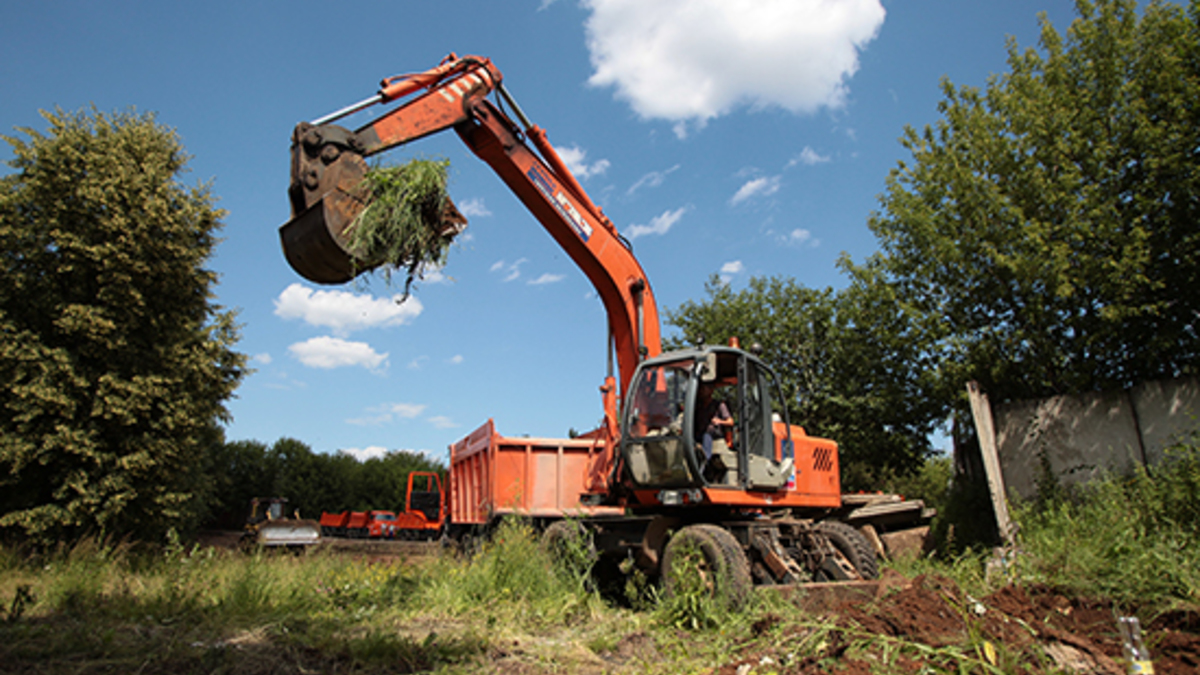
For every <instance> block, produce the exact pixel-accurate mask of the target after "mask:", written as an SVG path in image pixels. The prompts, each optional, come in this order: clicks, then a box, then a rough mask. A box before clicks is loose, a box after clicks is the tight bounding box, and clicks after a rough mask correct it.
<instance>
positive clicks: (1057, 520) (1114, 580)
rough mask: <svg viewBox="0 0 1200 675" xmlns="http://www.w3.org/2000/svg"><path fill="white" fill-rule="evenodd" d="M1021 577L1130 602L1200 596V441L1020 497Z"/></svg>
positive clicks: (1191, 599) (1162, 604) (1171, 601)
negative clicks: (1143, 463)
mask: <svg viewBox="0 0 1200 675" xmlns="http://www.w3.org/2000/svg"><path fill="white" fill-rule="evenodd" d="M1015 514H1016V515H1015V519H1016V521H1017V522H1018V523H1019V524H1020V527H1021V529H1020V532H1019V535H1018V537H1019V541H1020V548H1021V551H1020V554H1019V556H1018V558H1017V561H1018V571H1019V573H1020V574H1021V576H1022V578H1024V579H1027V580H1031V581H1041V582H1045V583H1049V584H1053V585H1055V586H1059V587H1062V588H1065V589H1071V590H1073V591H1076V592H1080V593H1087V594H1091V595H1104V596H1108V597H1111V598H1113V599H1114V600H1116V601H1118V602H1120V603H1123V604H1125V605H1128V606H1139V605H1142V606H1157V607H1160V608H1162V607H1166V606H1170V605H1172V604H1175V603H1177V602H1180V601H1189V602H1192V603H1196V602H1200V555H1197V551H1200V446H1196V445H1192V444H1181V445H1177V446H1175V447H1173V448H1170V449H1169V450H1167V452H1166V457H1165V459H1164V460H1163V461H1162V462H1161V463H1160V464H1158V465H1157V466H1156V467H1154V468H1153V469H1150V470H1147V469H1144V468H1139V469H1138V470H1137V471H1135V472H1134V473H1133V474H1131V475H1129V476H1111V477H1109V478H1106V479H1104V480H1101V481H1096V482H1093V483H1090V484H1087V485H1084V486H1082V487H1078V488H1075V489H1072V490H1057V491H1054V492H1052V493H1050V494H1049V495H1048V496H1047V498H1045V499H1043V500H1041V501H1039V502H1034V503H1029V504H1022V505H1018V506H1017V508H1016V509H1015Z"/></svg>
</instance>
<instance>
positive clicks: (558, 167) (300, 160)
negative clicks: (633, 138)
mask: <svg viewBox="0 0 1200 675" xmlns="http://www.w3.org/2000/svg"><path fill="white" fill-rule="evenodd" d="M501 82H502V76H501V74H500V71H499V70H498V69H496V67H495V66H494V65H492V63H491V61H490V60H488V59H485V58H480V57H472V56H467V57H463V58H457V57H455V56H454V55H453V54H452V55H450V56H449V57H447V59H445V60H444V61H443V62H442V63H441V64H440V65H439V66H438V67H437V68H434V69H432V70H430V71H427V72H425V73H420V74H416V75H406V76H402V77H398V78H391V79H389V80H384V82H383V84H382V86H381V88H380V91H379V93H378V94H377V95H376V96H374V97H372V98H369V99H366V100H365V101H363V102H361V103H359V104H355V105H353V106H349V107H347V108H345V109H343V110H341V111H338V112H337V113H334V114H333V115H329V116H326V117H325V118H322V119H319V120H316V121H315V122H314V123H311V124H310V123H301V124H299V125H297V127H296V129H295V131H294V132H293V135H292V181H291V185H290V187H289V190H288V192H289V197H290V200H291V204H292V219H291V220H289V221H288V223H286V224H285V225H284V226H283V227H282V228H280V235H281V238H282V241H283V248H284V252H285V255H286V256H287V259H288V262H289V263H290V264H291V265H292V267H293V268H294V269H295V270H296V271H297V272H298V273H300V275H301V276H303V277H305V278H306V279H309V280H310V281H314V282H317V283H344V282H346V281H349V280H350V279H352V278H353V277H354V276H355V275H357V274H360V273H362V272H364V271H367V270H369V269H370V268H371V264H370V261H361V260H356V259H355V258H354V256H353V255H352V253H351V252H349V251H348V250H347V248H346V235H345V229H346V227H347V226H348V225H349V224H350V223H351V222H353V219H354V216H355V215H357V213H358V212H359V211H361V210H362V208H363V206H364V196H363V194H362V191H361V187H360V186H361V182H362V178H363V176H364V174H365V172H366V162H365V161H364V158H365V157H369V156H371V155H374V154H377V153H380V152H383V151H386V150H388V149H391V148H394V147H396V146H398V145H402V144H404V143H407V142H409V141H412V140H416V139H419V138H422V137H424V136H428V135H430V134H433V133H436V132H438V131H443V130H445V129H451V128H452V129H454V131H455V132H457V133H458V135H459V137H460V138H461V139H462V140H463V142H464V143H466V145H467V146H468V147H469V148H470V149H471V150H472V152H474V153H475V154H476V155H477V156H478V157H479V158H480V159H482V160H483V161H485V162H486V163H487V164H488V165H489V166H491V167H492V169H493V170H494V171H495V172H496V173H497V174H498V175H499V176H500V178H501V179H502V180H503V181H504V182H505V184H507V185H508V187H509V188H510V189H511V190H512V191H513V192H514V193H515V194H516V195H517V197H518V198H519V199H520V200H521V202H522V203H523V204H524V205H525V207H526V208H528V209H529V211H530V212H531V213H532V214H533V215H534V217H535V218H537V220H538V222H540V223H541V224H542V226H543V227H545V229H546V231H547V232H549V234H550V235H551V236H552V237H553V238H554V240H555V241H556V242H558V244H559V246H561V247H562V248H563V250H564V251H566V252H567V254H568V255H570V256H571V259H572V260H574V261H575V263H576V264H577V265H578V266H579V268H580V269H581V270H582V271H583V273H584V274H585V275H586V276H587V278H588V280H589V281H591V283H592V285H593V287H594V288H595V289H596V292H597V294H598V295H599V296H600V299H601V301H602V302H603V303H604V307H605V310H606V311H607V313H608V317H609V330H610V333H611V340H612V346H613V349H614V350H615V352H616V356H617V365H618V371H619V376H620V380H619V381H620V384H621V386H622V387H624V386H626V385H627V384H628V382H629V381H630V380H631V379H632V377H633V372H634V370H635V369H636V368H637V365H638V363H639V362H640V361H641V360H642V359H644V358H647V357H653V356H657V355H658V354H659V353H660V352H661V350H662V347H661V336H660V333H659V319H658V309H657V305H656V304H655V301H654V296H653V293H652V292H651V290H650V286H649V283H648V281H647V279H646V274H645V272H644V271H643V270H642V267H641V265H640V264H639V263H638V261H637V259H636V258H635V257H634V255H633V252H632V251H631V250H630V248H629V246H628V244H627V243H626V242H625V241H624V239H622V238H621V236H620V235H619V234H618V232H617V230H616V227H615V226H614V225H613V224H612V222H611V221H609V219H608V218H607V217H606V216H604V214H603V213H602V212H601V211H600V209H599V208H598V207H597V206H596V205H595V204H594V203H593V202H592V201H591V199H590V198H589V197H588V196H587V193H586V192H585V191H584V190H583V187H582V186H581V185H580V184H579V181H578V180H576V178H575V176H574V175H572V173H571V171H570V170H569V169H568V168H567V166H566V164H565V163H564V162H563V161H562V159H561V158H560V157H559V156H558V153H557V152H555V150H554V148H553V146H551V145H550V143H549V141H548V140H547V139H546V135H545V132H544V131H543V130H541V129H540V128H538V127H537V126H535V125H532V124H530V123H529V122H528V120H527V119H526V118H525V115H524V114H523V113H522V112H521V111H520V108H519V107H517V105H516V103H515V101H513V100H512V97H511V96H510V95H509V94H508V92H507V91H506V90H504V88H503V85H502V84H501ZM493 91H497V92H499V93H500V95H501V97H502V98H503V99H504V101H505V102H506V103H507V104H508V106H509V107H511V108H512V109H513V111H514V113H515V114H516V116H517V117H518V118H519V119H520V120H521V122H522V126H518V125H517V124H516V123H514V122H513V120H512V119H511V118H509V116H508V115H507V114H505V112H504V110H503V109H502V108H501V107H499V106H497V105H495V104H493V103H492V102H491V101H489V100H488V98H487V97H488V95H489V94H491V93H492V92H493ZM418 92H420V93H418ZM412 94H417V95H416V96H415V97H413V98H411V99H410V100H408V101H407V102H405V103H403V104H402V105H400V106H399V107H397V108H396V109H394V110H392V111H390V112H388V113H387V114H385V115H383V116H381V117H379V118H378V119H376V120H375V121H373V122H370V123H369V124H367V125H365V126H363V127H362V128H360V129H358V130H356V131H353V132H351V131H348V130H346V129H344V128H342V127H339V126H335V125H333V124H331V123H330V122H332V121H334V120H335V119H337V118H339V117H342V116H345V115H348V114H350V113H352V112H356V111H357V110H361V109H363V108H365V107H368V106H371V105H376V104H383V103H390V102H393V101H397V100H399V99H402V98H404V97H407V96H410V95H412ZM527 141H528V142H527ZM530 144H532V147H531V146H530ZM455 215H456V214H446V215H445V217H444V221H445V224H446V226H447V227H448V228H450V229H452V228H453V227H454V226H455V225H456V224H458V223H459V222H461V221H460V220H458V219H456V218H455V217H454V216H455ZM459 219H461V217H459ZM601 391H602V392H604V407H605V426H606V429H605V430H604V431H605V435H606V436H607V437H608V439H610V440H612V439H615V438H616V437H617V435H618V433H617V398H618V396H619V393H618V389H617V383H616V381H615V380H614V378H613V376H612V374H611V373H610V374H609V376H608V377H607V378H606V380H605V384H604V386H603V387H601ZM609 447H611V445H610V446H609Z"/></svg>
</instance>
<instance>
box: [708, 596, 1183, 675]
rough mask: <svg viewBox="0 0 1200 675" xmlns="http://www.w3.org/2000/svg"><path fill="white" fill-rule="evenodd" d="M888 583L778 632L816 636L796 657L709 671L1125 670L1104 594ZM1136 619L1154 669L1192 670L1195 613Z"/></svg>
mask: <svg viewBox="0 0 1200 675" xmlns="http://www.w3.org/2000/svg"><path fill="white" fill-rule="evenodd" d="M890 586H891V590H890V591H888V592H886V593H884V594H883V596H882V597H881V598H879V599H877V600H875V601H873V602H868V603H858V604H855V605H844V606H842V607H839V608H837V609H836V610H834V611H833V612H832V616H833V617H834V620H835V628H834V629H833V630H832V631H830V632H829V633H828V634H825V635H821V636H814V635H813V630H814V629H813V628H812V627H811V626H808V627H788V628H785V629H784V631H785V633H791V634H789V635H787V638H788V639H787V640H784V642H786V643H790V644H797V643H808V644H814V642H813V641H814V640H816V641H817V642H816V644H819V645H821V648H820V649H819V652H818V653H817V654H815V655H812V656H806V657H804V658H801V659H797V658H796V657H795V656H794V655H793V654H789V653H785V652H780V653H774V652H771V651H763V650H762V649H761V647H760V648H757V649H754V650H753V653H746V654H743V655H741V657H740V658H739V659H738V660H737V662H736V663H733V664H730V665H727V666H725V667H723V668H721V669H720V670H719V671H718V672H719V673H721V674H722V675H737V674H739V673H754V672H767V671H768V670H773V671H775V672H778V673H798V674H801V675H810V674H811V675H816V674H817V673H830V672H834V673H845V674H847V675H857V674H859V673H863V674H865V673H878V672H889V673H917V672H928V669H929V668H930V667H931V666H932V667H933V668H934V669H937V670H942V669H944V670H945V671H946V672H959V671H960V670H962V669H963V668H964V667H965V670H966V672H985V671H986V670H987V668H985V667H984V666H985V664H987V665H989V666H997V667H999V668H1000V669H1001V670H1003V672H1011V673H1031V674H1032V673H1044V672H1068V673H1089V674H1092V673H1094V674H1097V675H1099V674H1110V673H1111V674H1112V675H1120V674H1121V673H1124V672H1125V671H1124V668H1123V663H1122V651H1121V638H1120V635H1119V634H1118V632H1117V611H1116V608H1115V607H1114V606H1113V604H1112V603H1111V602H1109V601H1107V600H1103V599H1099V598H1077V597H1067V596H1065V595H1063V594H1061V593H1059V592H1056V591H1055V590H1054V589H1051V588H1048V587H1044V586H1025V587H1018V586H1008V587H1005V588H1003V589H1001V590H999V591H997V592H995V593H993V594H991V595H989V596H987V597H983V598H973V597H971V596H970V595H968V594H966V593H964V592H963V591H962V590H961V589H960V588H958V586H957V585H956V584H954V582H952V581H950V580H948V579H944V578H939V577H932V576H920V577H917V578H916V579H913V580H912V581H911V582H908V583H895V582H892V583H891V584H890ZM779 623H781V622H765V623H764V625H763V626H762V628H763V629H764V630H769V629H772V628H774V627H775V626H776V625H778V624H779ZM1145 624H1146V625H1145V626H1144V632H1145V638H1146V646H1147V647H1148V648H1149V650H1150V652H1151V655H1152V656H1153V660H1154V667H1155V672H1156V673H1158V674H1159V675H1173V674H1176V673H1178V674H1183V673H1187V674H1189V675H1190V674H1192V673H1197V672H1200V611H1197V610H1188V611H1172V612H1167V613H1165V614H1162V615H1160V616H1157V617H1153V618H1152V619H1151V620H1149V621H1147V622H1145ZM776 642H778V641H776ZM765 666H770V667H769V668H767V667H765Z"/></svg>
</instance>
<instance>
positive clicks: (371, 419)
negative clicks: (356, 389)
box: [346, 403, 428, 426]
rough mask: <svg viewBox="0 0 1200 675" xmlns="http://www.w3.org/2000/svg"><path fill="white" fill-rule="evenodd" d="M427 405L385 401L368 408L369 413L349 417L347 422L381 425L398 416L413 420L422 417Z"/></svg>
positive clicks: (360, 424) (361, 424)
mask: <svg viewBox="0 0 1200 675" xmlns="http://www.w3.org/2000/svg"><path fill="white" fill-rule="evenodd" d="M427 407H428V406H426V405H425V404H424V403H384V404H383V405H377V406H373V407H371V408H367V413H368V414H366V415H363V416H362V417H354V418H351V419H348V420H346V423H347V424H356V425H359V426H379V425H381V424H388V423H390V422H393V421H395V420H396V419H397V418H399V419H405V420H411V419H416V418H417V417H420V416H421V413H423V412H425V408H427Z"/></svg>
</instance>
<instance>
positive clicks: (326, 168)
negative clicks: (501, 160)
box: [279, 123, 467, 284]
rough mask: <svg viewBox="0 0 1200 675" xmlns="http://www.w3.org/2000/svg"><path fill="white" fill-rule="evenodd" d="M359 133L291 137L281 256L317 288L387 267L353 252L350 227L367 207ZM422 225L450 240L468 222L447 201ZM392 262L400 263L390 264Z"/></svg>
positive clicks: (329, 131)
mask: <svg viewBox="0 0 1200 675" xmlns="http://www.w3.org/2000/svg"><path fill="white" fill-rule="evenodd" d="M361 147H362V145H361V143H360V142H358V140H357V138H356V137H355V135H354V134H353V133H351V132H349V131H347V130H345V129H343V128H341V127H337V126H333V125H323V126H319V127H316V126H312V125H309V124H303V123H302V124H300V125H298V126H297V127H296V130H295V132H293V135H292V180H291V185H290V186H289V187H288V197H289V199H290V201H291V206H292V218H291V220H289V221H288V222H286V223H284V224H283V226H282V227H280V228H279V238H280V241H281V243H282V244H283V254H284V256H285V257H286V258H287V261H288V264H289V265H291V266H292V269H294V270H296V272H297V273H299V274H300V276H302V277H304V278H305V279H308V280H309V281H312V282H315V283H318V284H342V283H345V282H347V281H350V280H351V279H353V278H354V277H355V276H357V275H359V274H362V273H364V272H369V271H370V270H372V269H374V268H376V267H378V266H379V265H381V264H383V263H384V262H385V261H384V260H383V259H382V258H364V257H363V256H362V252H361V251H355V250H352V247H351V246H350V242H349V239H350V237H349V232H348V228H349V227H350V226H351V225H352V224H353V223H354V220H355V218H357V217H358V215H359V214H360V213H361V212H362V211H363V209H364V208H366V206H367V203H368V199H369V195H368V194H367V190H366V189H365V188H364V186H363V179H364V177H365V176H366V173H367V163H366V161H364V159H363V156H362V155H361V154H360V153H359V151H358V149H359V148H361ZM424 223H425V225H427V226H428V227H430V228H434V229H435V230H436V231H437V233H438V234H439V235H440V236H441V237H442V238H444V239H445V240H447V241H449V240H450V239H453V238H454V237H455V236H456V235H458V234H459V233H460V232H462V230H463V228H464V227H465V226H466V223H467V219H466V218H465V217H464V216H463V215H462V214H461V213H460V212H459V211H458V209H457V208H456V207H455V206H454V203H453V202H452V201H450V199H449V198H446V199H445V200H444V202H443V203H442V205H441V208H440V210H433V209H431V210H430V211H429V212H428V213H427V214H425V216H424ZM391 262H392V263H396V262H397V261H395V260H392V261H391Z"/></svg>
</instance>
